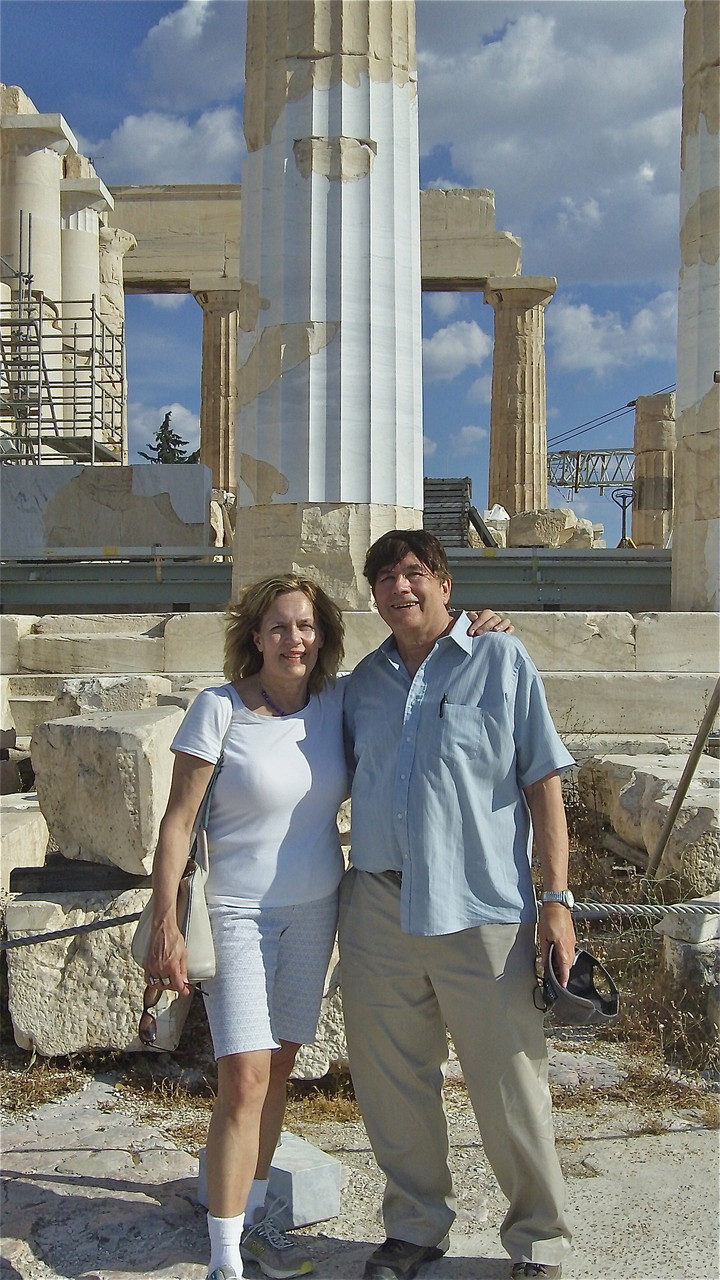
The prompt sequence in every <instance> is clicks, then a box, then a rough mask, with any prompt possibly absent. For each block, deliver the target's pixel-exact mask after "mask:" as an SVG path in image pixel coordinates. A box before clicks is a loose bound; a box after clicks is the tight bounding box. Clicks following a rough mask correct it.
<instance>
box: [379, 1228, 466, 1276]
mask: <svg viewBox="0 0 720 1280" xmlns="http://www.w3.org/2000/svg"><path fill="white" fill-rule="evenodd" d="M447 1248H448V1245H447V1241H442V1242H441V1243H440V1244H438V1245H435V1244H412V1242H411V1241H409V1240H395V1239H394V1238H393V1237H392V1236H389V1237H388V1239H387V1240H386V1241H385V1243H384V1244H381V1245H380V1248H379V1249H376V1250H375V1252H374V1253H371V1254H370V1257H369V1258H368V1260H367V1262H366V1263H365V1270H364V1272H363V1277H364V1280H412V1277H413V1276H415V1275H417V1273H418V1271H419V1270H420V1268H421V1266H422V1265H423V1263H424V1262H432V1261H433V1259H435V1258H442V1256H443V1254H444V1253H446V1252H447Z"/></svg>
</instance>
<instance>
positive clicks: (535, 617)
mask: <svg viewBox="0 0 720 1280" xmlns="http://www.w3.org/2000/svg"><path fill="white" fill-rule="evenodd" d="M512 621H513V625H514V627H515V631H516V634H517V637H518V639H519V640H522V643H523V644H524V645H525V648H526V649H527V651H528V653H529V654H530V657H531V658H532V660H533V662H534V663H535V665H536V667H537V668H538V669H539V670H540V671H634V669H635V623H634V620H633V618H632V616H631V615H630V614H629V613H540V612H539V611H537V610H536V611H534V612H527V613H515V612H513V613H512Z"/></svg>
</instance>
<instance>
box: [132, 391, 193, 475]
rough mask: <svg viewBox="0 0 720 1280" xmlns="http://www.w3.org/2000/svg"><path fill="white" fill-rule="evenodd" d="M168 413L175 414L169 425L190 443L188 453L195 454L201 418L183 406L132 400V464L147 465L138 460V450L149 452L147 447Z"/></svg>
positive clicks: (182, 438)
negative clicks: (153, 404)
mask: <svg viewBox="0 0 720 1280" xmlns="http://www.w3.org/2000/svg"><path fill="white" fill-rule="evenodd" d="M168 411H169V412H170V413H171V414H172V418H171V419H170V425H171V427H172V429H173V431H175V432H176V434H177V435H179V436H180V439H181V440H186V441H187V448H186V453H193V452H194V450H195V449H197V447H198V445H199V443H200V418H199V417H198V415H197V414H196V413H193V412H192V411H191V410H190V409H186V408H185V406H184V405H182V404H177V403H175V404H163V405H159V406H158V407H157V408H155V407H154V406H152V405H146V404H141V403H140V402H138V401H135V402H133V401H131V402H130V403H129V404H128V446H129V452H130V461H131V462H145V461H146V459H145V458H140V457H138V456H137V455H138V450H139V449H143V450H144V451H145V452H146V453H149V452H150V450H149V449H148V445H152V444H154V443H155V433H156V432H157V431H158V430H159V428H160V427H161V426H162V421H163V418H164V417H165V414H166V413H168Z"/></svg>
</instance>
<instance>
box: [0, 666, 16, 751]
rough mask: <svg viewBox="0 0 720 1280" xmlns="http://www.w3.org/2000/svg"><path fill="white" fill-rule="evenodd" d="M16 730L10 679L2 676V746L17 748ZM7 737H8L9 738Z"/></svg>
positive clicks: (0, 707) (0, 721)
mask: <svg viewBox="0 0 720 1280" xmlns="http://www.w3.org/2000/svg"><path fill="white" fill-rule="evenodd" d="M15 729H16V725H15V721H14V719H13V714H12V709H11V707H10V699H9V697H8V679H7V676H0V734H2V745H3V746H4V747H14V746H15ZM6 735H8V736H7V738H6ZM11 739H12V741H11Z"/></svg>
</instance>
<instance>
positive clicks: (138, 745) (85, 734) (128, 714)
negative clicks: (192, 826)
mask: <svg viewBox="0 0 720 1280" xmlns="http://www.w3.org/2000/svg"><path fill="white" fill-rule="evenodd" d="M181 721H182V711H181V710H180V709H179V708H175V707H154V708H147V709H145V710H143V711H125V712H96V713H94V714H92V715H85V716H73V717H72V718H70V719H65V720H52V721H50V722H48V723H47V724H43V725H40V726H39V727H38V728H37V729H36V731H35V734H34V735H33V740H32V746H31V751H32V760H33V765H34V768H35V776H36V786H37V794H38V800H39V802H40V807H41V809H42V811H43V813H44V814H45V817H46V819H47V822H48V826H49V828H50V832H51V834H52V836H53V838H54V839H55V840H56V842H57V845H58V848H59V849H60V851H61V852H62V854H63V855H64V856H65V857H66V858H86V859H87V860H88V861H90V862H103V863H108V864H111V865H114V866H118V867H121V868H122V869H123V870H124V871H130V872H132V873H134V874H140V875H142V874H147V873H148V872H149V871H150V869H151V866H152V858H153V853H154V850H155V845H156V843H157V836H158V828H159V825H160V819H161V817H162V815H163V812H164V810H165V805H166V803H167V798H168V794H169V790H170V778H171V774H172V763H173V757H172V753H171V752H170V749H169V748H170V743H171V741H172V739H173V737H174V735H175V733H176V731H177V729H178V727H179V725H180V723H181Z"/></svg>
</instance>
